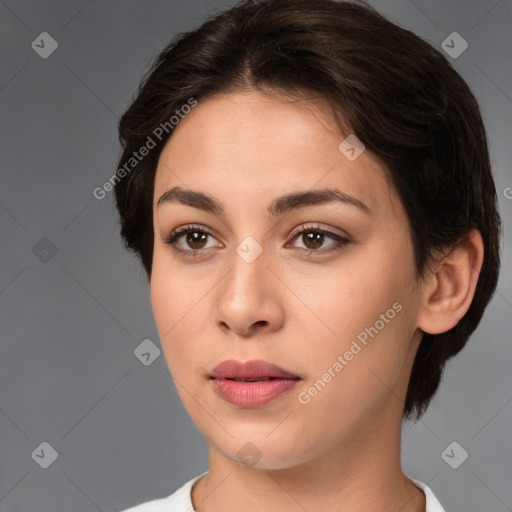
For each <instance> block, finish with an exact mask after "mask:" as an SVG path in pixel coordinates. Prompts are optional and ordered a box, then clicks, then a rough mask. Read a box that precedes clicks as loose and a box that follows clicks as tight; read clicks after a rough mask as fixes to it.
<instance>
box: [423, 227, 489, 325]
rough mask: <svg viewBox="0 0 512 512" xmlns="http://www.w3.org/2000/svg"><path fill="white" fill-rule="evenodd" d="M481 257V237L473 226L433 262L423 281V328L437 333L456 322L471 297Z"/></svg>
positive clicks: (469, 302)
mask: <svg viewBox="0 0 512 512" xmlns="http://www.w3.org/2000/svg"><path fill="white" fill-rule="evenodd" d="M483 257H484V246H483V241H482V236H481V234H480V232H479V231H478V230H476V229H473V230H471V231H469V232H468V233H467V234H466V235H464V237H463V238H462V239H461V240H459V241H458V242H457V243H456V244H454V245H453V246H452V247H451V248H450V249H449V250H448V251H447V253H446V254H445V255H444V256H443V257H442V258H441V259H439V260H438V261H436V262H435V264H434V265H433V270H432V272H431V274H430V275H429V276H428V277H427V278H426V279H425V281H424V284H423V286H424V295H423V300H422V305H421V309H420V311H419V314H418V327H419V328H420V329H421V330H422V331H424V332H426V333H429V334H439V333H442V332H446V331H449V330H450V329H451V328H452V327H454V326H455V325H457V322H458V321H459V320H460V319H461V318H462V317H463V316H464V315H465V313H466V311H467V310H468V309H469V306H470V305H471V301H472V300H473V296H474V294H475V289H476V285H477V282H478V276H479V275H480V270H481V268H482V263H483Z"/></svg>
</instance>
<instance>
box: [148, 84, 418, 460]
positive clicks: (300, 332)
mask: <svg viewBox="0 0 512 512" xmlns="http://www.w3.org/2000/svg"><path fill="white" fill-rule="evenodd" d="M334 126H335V125H334V120H333V118H332V117H331V116H330V114H329V111H328V110H327V107H326V106H325V105H322V104H321V103H312V102H309V101H305V100H301V101H290V100H287V99H285V98H283V97H279V96H277V95H274V96H269V95H263V94H262V93H259V92H247V93H233V94H226V95H221V96H217V97H215V98H210V99H207V100H204V101H200V102H199V103H198V105H197V106H196V107H195V108H194V109H192V111H191V112H190V113H189V114H187V115H186V116H185V117H184V118H183V119H182V120H181V121H180V123H179V125H178V126H177V127H176V128H175V129H174V133H173V135H172V137H171V138H170V139H169V142H168V143H167V145H166V146H165V148H164V150H163V152H162V154H161V157H160V160H159V163H158V167H157V172H156V177H155V193H154V204H153V222H154V234H155V237H154V238H155V240H154V254H153V266H152V276H151V300H152V305H153V312H154V317H155V321H156V325H157V328H158V332H159V335H160V339H161V343H162V347H163V349H164V351H165V357H166V360H167V363H168V366H169V369H170V371H171V373H172V375H173V378H174V380H175V383H176V387H177V390H178V392H179V395H180V397H181V399H182V401H183V404H184V406H185V408H186V409H187V411H188V413H189V414H190V416H191V418H192V420H193V421H194V423H195V424H196V425H197V427H198V429H199V430H200V431H201V432H202V433H203V434H204V435H205V437H206V438H207V440H208V441H209V443H210V445H211V446H212V447H214V448H215V450H217V451H218V452H219V453H221V454H222V455H223V456H224V457H226V458H227V459H230V460H232V461H237V462H240V461H241V458H243V455H244V450H245V451H249V452H252V453H250V455H252V456H253V464H254V460H256V459H257V461H256V464H255V466H256V467H260V468H267V469H270V468H273V469H278V468H287V467H292V466H294V465H297V464H299V463H302V462H305V461H308V460H313V459H315V458H316V457H319V456H321V455H322V454H325V453H329V452H333V451H335V450H336V449H337V448H339V447H342V446H346V445H348V444H350V443H355V442H357V440H362V439H363V438H366V439H368V436H371V435H372V433H374V432H376V431H377V430H378V429H380V428H390V427H389V426H390V425H394V426H396V425H400V422H401V408H402V406H403V399H404V397H405V391H406V385H407V380H408V377H409V371H410V364H411V363H412V356H413V355H414V353H415V351H416V349H417V345H418V342H419V339H420V336H419V334H420V333H419V331H418V329H417V315H418V309H419V304H420V294H419V291H418V288H417V283H416V281H415V277H414V265H413V251H412V245H411V238H410V234H409V225H408V221H407V217H406V215H405V212H404V210H403V208H402V205H401V203H400V201H399V199H398V197H397V195H396V193H395V191H394V190H393V188H392V187H391V186H390V184H389V183H388V180H387V179H386V173H385V169H384V167H383V164H382V162H380V161H379V160H378V159H377V158H376V157H375V156H374V155H372V154H371V153H370V152H369V151H368V150H364V151H363V152H362V153H361V154H360V155H359V156H358V157H357V158H355V159H354V158H353V156H354V155H357V153H356V152H355V151H351V150H350V149H349V150H348V151H347V150H346V149H344V148H345V146H344V145H342V147H341V149H340V148H339V145H340V143H341V142H342V141H343V140H344V138H345V137H346V136H347V135H348V134H345V135H340V134H339V133H337V131H336V129H335V128H334ZM356 149H357V148H356ZM347 156H350V157H351V158H347ZM175 187H179V189H180V190H181V194H180V193H177V192H176V189H175V190H174V192H171V193H168V194H166V195H165V196H164V194H165V193H166V192H168V191H171V190H172V189H174V188H175ZM328 190H330V191H337V195H336V193H331V194H330V193H328V192H326V193H324V194H323V195H318V192H319V191H324V192H325V191H328ZM192 191H194V192H197V193H199V194H204V195H207V196H208V198H205V197H204V196H202V195H199V194H197V193H196V194H192V195H191V194H187V193H190V192H192ZM305 193H317V195H310V196H308V195H303V194H305ZM290 194H293V195H295V194H297V196H296V197H294V198H292V200H286V199H283V198H284V197H285V196H289V195H290ZM162 196H164V197H162ZM340 198H341V199H340ZM183 230H186V231H183ZM226 360H237V361H239V362H242V363H243V362H246V361H253V360H261V361H266V362H268V363H272V364H274V365H277V366H279V367H280V368H281V369H282V370H284V371H286V372H287V373H288V374H289V376H288V377H289V378H276V379H274V378H273V379H272V380H271V381H268V380H267V381H266V383H264V382H263V383H262V382H260V383H259V384H256V383H252V384H251V383H247V382H245V383H243V382H238V383H237V382H234V381H233V380H229V379H228V378H226V379H222V378H221V377H222V375H219V374H216V375H217V377H218V378H216V379H212V378H211V377H212V375H214V374H215V371H214V369H215V368H216V366H217V365H219V363H222V362H223V361H226ZM255 368H256V367H249V368H248V370H251V369H252V370H254V369H255ZM259 369H260V370H261V371H262V374H265V373H266V375H267V377H276V376H278V377H279V375H272V371H274V370H272V371H271V370H269V369H268V368H265V367H264V366H260V367H259ZM231 370H233V371H234V372H235V373H236V372H239V373H238V377H240V375H241V373H242V371H241V370H240V369H236V368H235V369H233V367H231ZM224 376H225V377H226V375H224ZM242 376H245V377H247V375H242ZM290 376H291V377H294V378H293V379H292V378H291V377H290ZM232 377H233V376H232ZM257 377H260V378H261V377H262V375H258V376H257ZM281 377H284V375H281ZM219 390H221V391H222V390H224V394H222V393H221V392H220V391H219ZM390 418H393V419H392V420H391V419H390ZM349 442H350V443H349ZM247 443H251V445H247ZM240 450H242V451H240Z"/></svg>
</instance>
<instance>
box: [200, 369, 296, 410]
mask: <svg viewBox="0 0 512 512" xmlns="http://www.w3.org/2000/svg"><path fill="white" fill-rule="evenodd" d="M210 378H211V379H212V385H213V389H214V391H215V393H216V394H217V395H218V396H219V397H220V398H222V399H223V400H225V401H226V402H228V403H230V404H232V405H235V406H237V407H240V408H248V409H254V408H257V407H262V406H264V405H267V404H268V403H270V402H272V401H273V400H275V399H276V398H277V397H278V396H280V395H282V394H283V393H285V392H286V391H289V390H291V389H292V388H293V387H294V386H295V385H296V383H297V381H299V380H300V377H298V376H297V375H294V374H292V373H290V372H287V371H286V370H284V369H283V368H280V367H279V366H276V365H274V364H272V363H268V362H266V361H261V360H257V359H254V360H251V361H246V362H241V361H237V360H235V359H230V360H228V361H224V362H222V363H220V364H218V365H217V366H216V367H215V368H214V369H213V371H212V374H211V376H210Z"/></svg>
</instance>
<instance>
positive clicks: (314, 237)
mask: <svg viewBox="0 0 512 512" xmlns="http://www.w3.org/2000/svg"><path fill="white" fill-rule="evenodd" d="M294 238H295V243H296V242H298V241H299V240H300V242H301V243H302V244H303V246H304V247H299V246H297V245H295V243H294V244H293V246H294V247H296V248H297V249H299V250H302V251H305V252H306V253H308V254H311V255H322V254H325V253H328V252H331V251H334V250H337V249H341V248H343V247H344V246H346V245H348V244H349V243H350V240H349V239H348V238H345V237H342V236H340V235H337V234H336V233H332V232H330V231H326V230H324V229H320V228H317V227H314V226H309V227H307V226H301V227H300V228H299V229H298V230H297V231H296V233H295V237H294ZM329 239H330V240H331V241H332V242H331V243H330V244H329V245H327V246H325V245H324V244H325V243H326V241H327V240H329Z"/></svg>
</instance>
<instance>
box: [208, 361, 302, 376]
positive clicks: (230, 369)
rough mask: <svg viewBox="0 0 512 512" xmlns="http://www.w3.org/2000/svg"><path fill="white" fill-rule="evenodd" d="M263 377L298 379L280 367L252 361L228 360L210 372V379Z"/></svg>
mask: <svg viewBox="0 0 512 512" xmlns="http://www.w3.org/2000/svg"><path fill="white" fill-rule="evenodd" d="M265 377H276V378H282V379H299V378H300V377H299V376H298V375H294V374H293V373H290V372H287V371H286V370H284V369H283V368H281V367H280V366H277V365H275V364H272V363H269V362H267V361H262V360H260V359H252V360H251V361H245V362H243V361H237V360H236V359H229V360H227V361H223V362H222V363H219V364H218V365H217V366H216V367H215V368H214V369H213V371H212V374H211V376H210V378H213V379H259V378H265Z"/></svg>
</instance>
